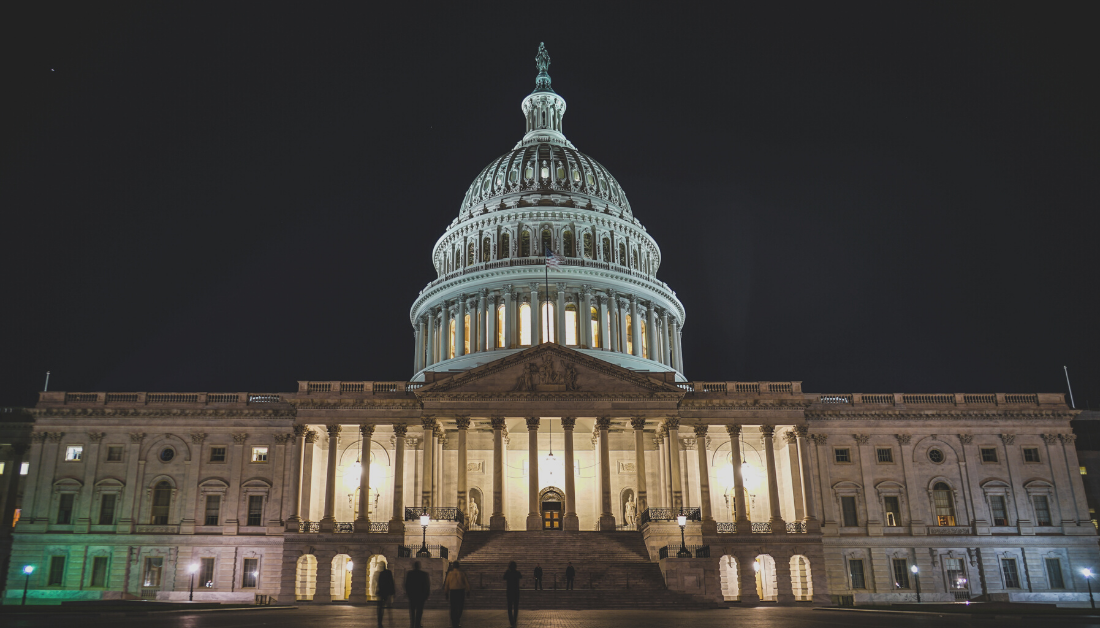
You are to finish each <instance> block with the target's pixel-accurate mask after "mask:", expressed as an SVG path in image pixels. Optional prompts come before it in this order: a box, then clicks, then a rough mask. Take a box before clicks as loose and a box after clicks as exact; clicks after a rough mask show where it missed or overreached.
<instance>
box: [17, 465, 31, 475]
mask: <svg viewBox="0 0 1100 628" xmlns="http://www.w3.org/2000/svg"><path fill="white" fill-rule="evenodd" d="M30 471H31V463H29V462H24V463H23V464H21V465H19V475H27V474H28V473H30Z"/></svg>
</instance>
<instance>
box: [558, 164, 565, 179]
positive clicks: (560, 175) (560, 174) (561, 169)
mask: <svg viewBox="0 0 1100 628" xmlns="http://www.w3.org/2000/svg"><path fill="white" fill-rule="evenodd" d="M564 178H565V167H564V166H562V165H561V164H558V179H564Z"/></svg>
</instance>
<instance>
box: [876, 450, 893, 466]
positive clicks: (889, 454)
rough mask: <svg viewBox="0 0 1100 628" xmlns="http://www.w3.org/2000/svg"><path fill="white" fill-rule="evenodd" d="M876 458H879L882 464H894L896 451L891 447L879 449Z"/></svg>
mask: <svg viewBox="0 0 1100 628" xmlns="http://www.w3.org/2000/svg"><path fill="white" fill-rule="evenodd" d="M875 456H876V457H878V461H879V462H880V463H886V462H893V461H894V450H893V449H890V448H889V447H879V448H878V449H876V450H875Z"/></svg>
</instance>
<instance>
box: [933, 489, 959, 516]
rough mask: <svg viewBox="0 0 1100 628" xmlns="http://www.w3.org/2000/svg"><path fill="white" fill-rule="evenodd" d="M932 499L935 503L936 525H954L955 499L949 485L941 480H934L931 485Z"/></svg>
mask: <svg viewBox="0 0 1100 628" xmlns="http://www.w3.org/2000/svg"><path fill="white" fill-rule="evenodd" d="M932 501H933V502H934V503H935V505H936V525H940V526H953V525H955V500H954V499H953V496H952V494H951V487H949V486H948V485H947V484H945V483H943V482H936V485H935V486H933V487H932Z"/></svg>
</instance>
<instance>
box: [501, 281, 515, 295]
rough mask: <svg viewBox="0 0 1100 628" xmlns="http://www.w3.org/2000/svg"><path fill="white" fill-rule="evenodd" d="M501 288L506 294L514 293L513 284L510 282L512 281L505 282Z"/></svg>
mask: <svg viewBox="0 0 1100 628" xmlns="http://www.w3.org/2000/svg"><path fill="white" fill-rule="evenodd" d="M500 289H501V290H503V291H504V294H506V295H510V294H512V284H510V283H506V284H504V285H503V286H501V287H500Z"/></svg>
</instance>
